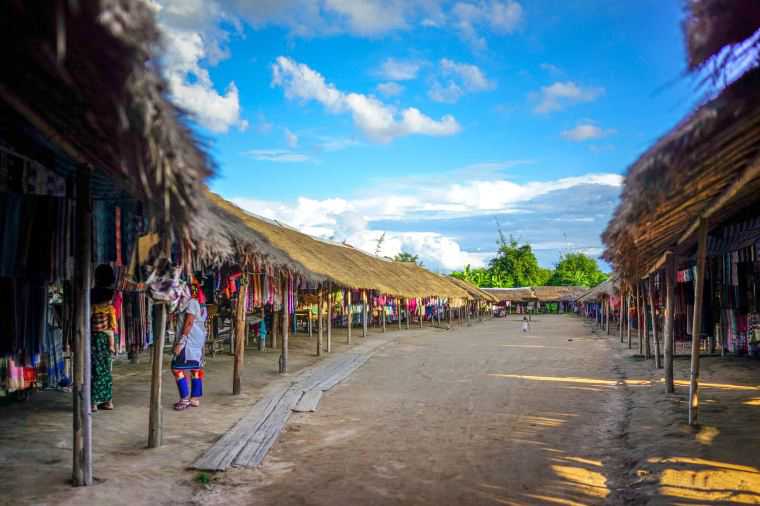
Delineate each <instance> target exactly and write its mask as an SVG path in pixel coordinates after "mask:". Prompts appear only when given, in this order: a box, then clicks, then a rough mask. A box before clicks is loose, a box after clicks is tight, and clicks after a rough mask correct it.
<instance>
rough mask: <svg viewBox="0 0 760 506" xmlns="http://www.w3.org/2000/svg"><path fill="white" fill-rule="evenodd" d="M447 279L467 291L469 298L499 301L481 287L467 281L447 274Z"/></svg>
mask: <svg viewBox="0 0 760 506" xmlns="http://www.w3.org/2000/svg"><path fill="white" fill-rule="evenodd" d="M447 281H449V282H450V283H454V284H455V285H457V286H459V287H460V288H462V289H464V290H465V291H466V292H467V293H469V294H470V298H471V299H473V300H483V301H486V302H499V299H498V298H497V297H495V296H494V295H492V294H490V293H488V292H487V291H485V290H483V289H482V288H480V287H477V286H475V285H473V284H472V283H470V282H469V281H465V280H463V279H459V278H455V277H453V276H448V277H447Z"/></svg>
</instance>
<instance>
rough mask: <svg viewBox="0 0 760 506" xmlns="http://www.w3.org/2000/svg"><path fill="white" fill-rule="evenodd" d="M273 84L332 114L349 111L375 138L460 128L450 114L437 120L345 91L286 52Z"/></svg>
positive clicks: (275, 70) (289, 95) (276, 66)
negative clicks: (319, 105) (315, 102)
mask: <svg viewBox="0 0 760 506" xmlns="http://www.w3.org/2000/svg"><path fill="white" fill-rule="evenodd" d="M272 86H282V88H283V90H284V91H285V96H286V97H287V98H289V99H300V100H302V101H304V102H306V101H310V100H316V101H317V102H320V103H321V104H322V105H323V106H324V107H325V108H326V109H327V111H328V112H330V113H332V114H342V113H350V114H351V115H352V117H353V121H354V124H355V125H356V126H357V127H358V128H359V130H361V131H362V132H363V133H364V135H366V136H367V137H368V138H369V139H371V140H373V141H375V142H380V143H387V142H390V141H392V140H393V139H395V138H397V137H402V136H405V135H411V134H420V135H453V134H455V133H458V132H459V131H460V130H461V128H460V126H459V124H458V123H457V121H456V119H454V116H451V115H449V114H447V115H444V116H443V117H442V118H441V119H440V120H434V119H432V118H430V117H428V116H425V115H424V114H422V113H421V112H420V111H419V110H418V109H416V108H414V107H408V108H406V109H403V110H401V111H397V110H396V109H395V108H394V107H392V106H389V105H387V104H385V103H383V102H381V101H380V100H378V99H377V98H375V97H372V96H366V95H362V94H360V93H350V92H343V91H341V90H339V89H337V88H336V87H335V85H333V84H329V83H327V82H325V79H324V77H323V76H322V75H321V74H319V73H318V72H315V71H314V70H312V69H311V68H309V67H308V66H306V65H304V64H303V63H298V62H296V61H294V60H292V59H290V58H287V57H285V56H279V57H277V60H276V61H275V63H274V64H272Z"/></svg>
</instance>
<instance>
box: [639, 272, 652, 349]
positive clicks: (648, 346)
mask: <svg viewBox="0 0 760 506" xmlns="http://www.w3.org/2000/svg"><path fill="white" fill-rule="evenodd" d="M647 305H648V304H647V289H646V284H645V283H644V282H643V281H642V282H641V309H642V311H641V314H642V316H643V317H644V356H645V357H646V358H647V359H650V358H652V345H651V342H650V340H649V317H648V316H647V315H648V314H649V311H648V310H647Z"/></svg>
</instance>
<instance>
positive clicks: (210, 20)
mask: <svg viewBox="0 0 760 506" xmlns="http://www.w3.org/2000/svg"><path fill="white" fill-rule="evenodd" d="M153 5H155V6H156V8H157V10H158V18H159V25H160V27H161V29H162V31H163V33H164V46H165V54H164V57H163V65H162V70H163V73H164V75H165V77H166V80H167V83H168V85H169V91H170V92H171V95H172V98H173V100H174V102H175V103H176V104H177V105H178V106H180V107H181V108H183V109H185V110H186V111H188V112H189V113H190V114H191V115H192V116H193V118H194V119H195V120H196V121H197V122H198V124H200V125H201V126H204V127H205V128H207V129H209V130H211V131H212V132H217V133H221V132H227V131H228V130H229V128H230V127H233V126H236V127H237V128H238V129H240V130H241V131H242V130H245V129H246V128H247V127H248V122H247V121H245V120H244V119H243V118H242V117H241V115H242V109H241V107H240V97H239V94H238V89H237V86H236V85H235V82H234V81H230V82H229V83H227V85H226V86H225V88H224V92H223V93H219V92H218V91H217V90H216V87H215V85H214V83H213V82H212V80H211V77H210V75H209V71H208V68H207V65H214V64H216V63H217V62H218V61H219V60H221V59H224V58H227V57H229V51H228V50H227V49H226V48H224V47H223V43H224V42H225V41H226V38H227V33H226V32H224V31H222V30H220V29H219V27H218V23H219V22H221V21H222V20H224V19H226V17H225V14H224V13H223V11H222V10H221V9H220V7H219V5H218V4H217V3H216V2H213V1H209V2H203V1H201V0H190V1H179V0H160V1H159V2H158V3H155V4H153Z"/></svg>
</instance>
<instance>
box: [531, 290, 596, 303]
mask: <svg viewBox="0 0 760 506" xmlns="http://www.w3.org/2000/svg"><path fill="white" fill-rule="evenodd" d="M533 292H534V293H535V294H536V298H537V299H538V300H539V301H541V302H573V301H576V300H578V297H580V296H582V295H583V294H585V293H586V292H588V287H587V286H534V287H533Z"/></svg>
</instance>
